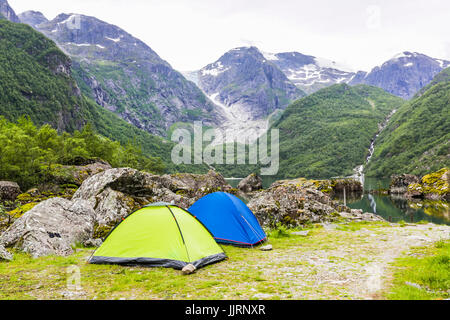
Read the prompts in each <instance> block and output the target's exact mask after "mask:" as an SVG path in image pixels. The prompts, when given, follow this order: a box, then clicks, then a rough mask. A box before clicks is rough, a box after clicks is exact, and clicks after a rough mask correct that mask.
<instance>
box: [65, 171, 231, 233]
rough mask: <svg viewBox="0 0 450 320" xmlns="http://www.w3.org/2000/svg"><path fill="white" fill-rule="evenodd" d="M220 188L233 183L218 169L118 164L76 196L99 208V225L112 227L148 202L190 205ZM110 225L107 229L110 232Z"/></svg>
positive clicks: (95, 208) (86, 184) (85, 184)
mask: <svg viewBox="0 0 450 320" xmlns="http://www.w3.org/2000/svg"><path fill="white" fill-rule="evenodd" d="M220 190H222V191H231V186H230V185H228V184H227V183H226V181H225V179H224V178H223V177H222V176H221V175H220V174H218V173H216V172H214V171H210V172H209V173H208V174H206V175H199V174H173V175H164V176H158V175H153V174H150V173H146V172H141V171H138V170H135V169H131V168H117V169H110V170H106V171H104V172H101V173H99V174H97V175H95V176H92V177H90V178H88V179H87V180H86V181H84V183H83V184H82V185H81V187H80V188H79V189H78V190H77V192H76V193H75V194H74V196H73V198H72V200H76V199H84V200H87V201H88V202H89V203H90V205H91V206H92V207H93V208H94V210H95V220H96V224H97V226H98V227H108V228H111V227H112V226H114V225H115V224H117V223H118V222H120V221H121V219H123V218H125V217H126V216H127V215H128V214H130V213H131V212H133V211H135V210H137V209H139V208H141V207H143V206H144V205H146V204H149V203H154V202H168V203H173V204H175V205H178V206H180V207H183V208H188V207H189V206H191V205H192V204H193V203H194V202H195V201H196V200H198V199H199V198H201V197H203V196H205V195H207V194H209V193H211V192H215V191H220ZM108 228H106V229H104V228H103V229H104V231H105V232H106V231H107V230H108Z"/></svg>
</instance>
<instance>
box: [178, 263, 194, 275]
mask: <svg viewBox="0 0 450 320" xmlns="http://www.w3.org/2000/svg"><path fill="white" fill-rule="evenodd" d="M195 270H197V268H196V267H195V266H194V265H193V264H188V265H187V266H185V267H184V268H183V270H181V272H182V273H183V274H184V275H188V274H193V273H194V272H195Z"/></svg>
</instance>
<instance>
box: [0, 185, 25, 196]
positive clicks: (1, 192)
mask: <svg viewBox="0 0 450 320" xmlns="http://www.w3.org/2000/svg"><path fill="white" fill-rule="evenodd" d="M21 193H22V192H21V191H20V187H19V185H18V184H17V183H15V182H11V181H0V201H14V200H16V198H17V196H18V195H19V194H21Z"/></svg>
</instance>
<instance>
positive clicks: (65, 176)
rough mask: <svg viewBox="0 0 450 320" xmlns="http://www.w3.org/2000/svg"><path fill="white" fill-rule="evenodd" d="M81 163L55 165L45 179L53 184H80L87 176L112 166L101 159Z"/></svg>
mask: <svg viewBox="0 0 450 320" xmlns="http://www.w3.org/2000/svg"><path fill="white" fill-rule="evenodd" d="M74 163H80V162H74ZM81 164H82V165H55V166H53V167H52V168H51V170H50V171H49V172H48V177H47V180H48V181H49V182H50V183H52V184H55V185H65V184H66V185H67V184H73V185H76V186H80V185H81V184H82V183H83V182H84V181H85V180H86V179H88V178H89V177H91V176H93V175H96V174H98V173H100V172H103V171H106V170H109V169H111V168H112V167H111V165H110V164H109V163H107V162H105V161H102V160H96V161H88V162H84V163H83V162H81Z"/></svg>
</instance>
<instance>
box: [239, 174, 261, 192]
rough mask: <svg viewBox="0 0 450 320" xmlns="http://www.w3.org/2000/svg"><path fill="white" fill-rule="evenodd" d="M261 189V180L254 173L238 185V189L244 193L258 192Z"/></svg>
mask: <svg viewBox="0 0 450 320" xmlns="http://www.w3.org/2000/svg"><path fill="white" fill-rule="evenodd" d="M262 188H263V184H262V179H261V177H259V176H258V175H257V174H256V173H252V174H251V175H249V176H248V177H247V178H245V179H244V180H242V181H241V182H240V183H239V185H238V189H239V190H241V191H242V192H246V193H249V192H253V191H258V190H261V189H262Z"/></svg>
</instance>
